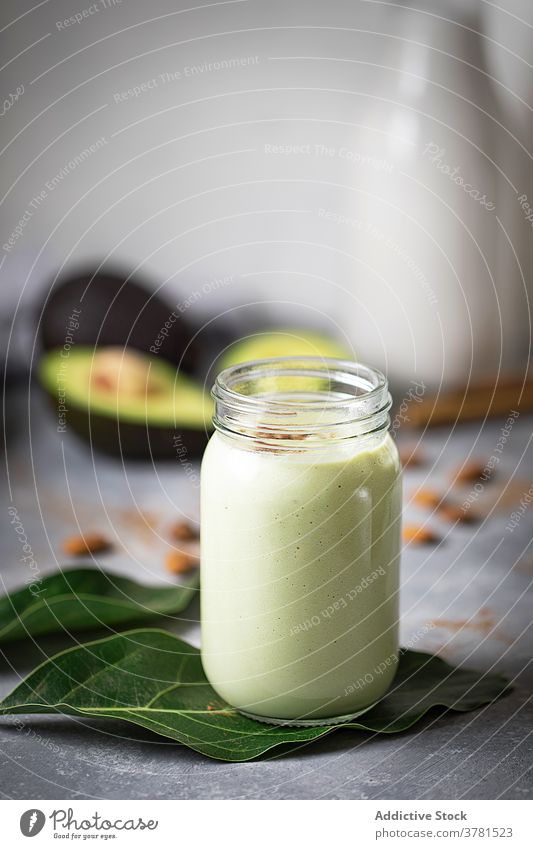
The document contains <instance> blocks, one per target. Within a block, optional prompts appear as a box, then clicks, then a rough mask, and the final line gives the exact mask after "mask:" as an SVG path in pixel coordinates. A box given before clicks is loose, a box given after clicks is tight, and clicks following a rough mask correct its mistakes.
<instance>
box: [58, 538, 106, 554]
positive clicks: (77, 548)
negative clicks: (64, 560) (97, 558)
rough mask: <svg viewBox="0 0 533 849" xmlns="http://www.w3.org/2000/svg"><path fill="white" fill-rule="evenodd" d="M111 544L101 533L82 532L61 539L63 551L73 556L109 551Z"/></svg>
mask: <svg viewBox="0 0 533 849" xmlns="http://www.w3.org/2000/svg"><path fill="white" fill-rule="evenodd" d="M111 548H113V546H112V545H111V543H110V542H109V540H108V539H106V537H104V536H103V535H102V534H96V533H94V534H84V535H81V536H72V537H67V539H65V540H63V551H64V552H65V554H70V555H71V556H73V557H80V556H81V555H83V554H98V553H101V552H102V551H109V550H110V549H111Z"/></svg>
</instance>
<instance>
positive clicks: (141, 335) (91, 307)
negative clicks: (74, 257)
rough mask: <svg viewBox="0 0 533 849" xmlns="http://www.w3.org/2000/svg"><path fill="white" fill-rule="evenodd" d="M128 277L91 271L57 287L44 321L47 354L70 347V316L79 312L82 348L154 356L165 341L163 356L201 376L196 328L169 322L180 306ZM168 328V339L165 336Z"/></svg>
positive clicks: (77, 337)
mask: <svg viewBox="0 0 533 849" xmlns="http://www.w3.org/2000/svg"><path fill="white" fill-rule="evenodd" d="M126 278H127V274H124V273H119V272H117V273H115V272H113V271H98V272H94V270H90V269H89V270H87V271H84V272H80V273H79V274H76V275H74V276H72V277H66V278H64V279H63V280H62V281H61V282H60V283H59V284H55V285H54V286H53V288H52V289H51V294H50V296H49V297H48V299H47V300H46V303H45V304H44V306H43V307H42V310H41V314H40V316H39V327H40V337H41V344H42V347H43V349H44V350H45V351H48V350H51V349H53V348H60V347H62V346H63V345H64V343H65V334H66V327H67V324H68V321H69V317H70V316H71V315H72V314H73V311H74V310H79V311H80V312H79V317H78V322H79V327H78V328H77V329H76V331H75V333H74V342H75V344H76V345H90V346H95V345H98V346H99V347H100V346H106V345H119V346H126V345H127V346H128V347H131V348H136V349H137V350H139V351H144V352H145V353H152V354H153V353H154V351H152V352H150V348H151V347H153V346H154V344H155V343H156V340H159V341H160V342H161V344H160V345H158V347H157V351H156V353H157V355H158V356H159V357H162V358H163V359H165V360H168V361H169V362H171V363H173V364H174V365H178V366H179V367H180V369H183V371H186V372H189V373H192V372H195V371H197V370H198V368H197V366H198V359H199V357H200V354H201V351H200V348H199V342H198V341H196V339H195V338H194V337H195V331H194V328H192V327H191V326H189V323H188V321H187V320H186V318H185V317H184V316H183V315H179V316H178V318H177V320H176V321H174V322H173V323H172V322H171V323H169V317H170V316H171V314H172V312H173V309H174V307H173V306H171V305H169V304H167V303H166V302H165V300H163V298H161V296H160V295H159V294H157V293H155V292H154V291H153V287H151V288H149V287H147V286H144V285H143V284H142V283H141V282H140V281H138V282H137V281H134V280H133V279H126ZM166 323H167V327H166V329H165V333H166V334H168V335H165V336H164V337H161V335H160V334H161V331H162V329H163V328H165V324H166Z"/></svg>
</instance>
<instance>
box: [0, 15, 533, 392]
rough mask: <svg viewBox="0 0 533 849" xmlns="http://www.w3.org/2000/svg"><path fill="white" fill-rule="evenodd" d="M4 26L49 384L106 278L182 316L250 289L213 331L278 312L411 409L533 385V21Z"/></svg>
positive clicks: (13, 187) (6, 133)
mask: <svg viewBox="0 0 533 849" xmlns="http://www.w3.org/2000/svg"><path fill="white" fill-rule="evenodd" d="M1 15H2V23H1V26H2V27H3V30H2V33H1V38H2V54H1V55H2V56H3V63H4V67H3V70H2V76H3V83H2V85H3V89H2V91H3V97H4V107H3V109H4V112H3V115H2V171H1V178H0V179H1V183H2V185H1V196H2V206H3V215H2V238H1V244H2V248H1V251H0V260H1V262H2V265H1V269H0V277H1V291H0V298H1V308H2V315H3V324H2V332H3V349H4V351H6V349H7V347H8V345H9V355H8V359H9V360H14V361H15V363H16V364H17V365H19V366H24V365H26V366H27V365H28V364H29V361H30V359H31V356H32V341H33V335H34V323H32V322H34V317H35V311H36V310H37V312H38V309H39V304H40V302H42V300H43V299H44V297H45V296H46V294H47V292H48V291H49V290H50V287H51V286H52V285H53V282H54V281H55V279H56V277H57V276H61V275H64V274H65V273H70V272H75V271H76V270H77V269H78V268H80V267H82V266H83V267H86V266H88V265H89V266H91V267H97V266H98V265H99V264H100V263H103V264H104V265H105V266H111V267H113V268H115V269H116V268H119V269H122V270H123V271H124V273H132V272H133V273H139V274H140V275H141V276H142V277H143V278H144V279H146V280H148V281H149V282H150V285H152V286H153V287H154V288H159V287H162V291H163V292H164V294H165V297H167V299H168V301H169V303H170V304H172V303H176V301H180V300H183V299H186V298H187V297H188V296H189V295H190V293H191V292H195V291H198V290H201V289H202V286H203V285H204V284H205V283H206V282H208V281H212V280H213V279H220V278H227V277H230V278H231V281H230V282H229V283H228V284H227V285H221V286H212V287H211V289H210V291H209V294H208V295H205V296H204V297H200V298H198V299H197V300H196V302H195V305H194V320H197V321H198V322H201V321H203V320H204V319H206V318H207V319H208V318H210V317H212V316H214V315H219V314H220V313H223V312H224V311H226V310H229V311H231V315H232V318H233V320H237V321H238V316H239V311H241V310H242V307H243V305H245V304H248V303H254V304H256V305H257V306H256V308H255V311H253V312H254V314H255V315H257V317H258V320H259V321H260V322H262V323H263V324H264V325H265V326H268V325H271V326H278V325H283V326H296V327H310V328H315V329H316V328H319V329H323V330H325V331H326V332H328V333H331V334H333V335H337V336H339V338H340V339H343V340H344V341H345V342H347V343H349V344H350V346H351V347H352V348H353V350H354V356H358V357H359V358H361V359H362V360H366V361H368V362H370V363H371V364H373V365H377V366H380V367H382V368H383V369H384V370H385V371H386V372H387V373H388V375H389V377H390V378H391V380H392V381H393V383H396V384H402V383H404V384H405V383H407V382H408V381H410V380H413V379H418V380H424V381H425V382H426V383H428V384H430V385H434V386H437V387H438V386H441V385H453V386H455V385H457V386H462V385H464V384H466V383H467V381H468V380H470V379H477V378H485V377H491V376H492V375H494V374H496V373H498V371H499V370H503V371H505V372H506V373H507V372H509V373H517V372H521V371H523V370H524V368H525V366H526V362H527V358H528V350H529V331H530V323H529V302H528V295H527V293H528V290H529V293H530V295H531V291H532V287H531V268H532V262H533V251H532V249H531V243H532V230H531V226H532V222H531V221H529V220H528V217H527V216H528V214H529V213H528V204H531V206H532V207H533V179H532V174H533V170H532V166H531V163H532V157H531V151H530V147H531V138H532V136H531V130H532V128H533V120H532V104H533V68H532V62H533V37H532V35H533V6H532V4H531V3H530V2H529V0H501V2H500V3H499V4H498V5H497V4H495V3H490V2H487V0H478V2H475V0H468V1H467V0H461V1H460V0H421V2H419V3H416V4H413V5H412V6H410V5H409V4H408V3H395V2H390V0H389V2H382V0H330V1H329V2H328V3H324V2H320V0H291V2H287V0H284V2H280V1H279V0H268V2H266V1H265V0H230V1H229V2H222V3H217V2H212V3H202V2H195V3H192V2H191V0H187V2H182V0H179V2H177V3H176V2H175V3H172V2H170V0H152V2H150V3H144V2H141V0H121V2H118V0H98V2H97V3H95V4H93V5H91V4H90V3H89V2H87V0H77V2H67V0H64V2H58V1H57V0H44V2H40V3H37V4H35V5H33V4H31V3H29V2H26V0H23V1H22V2H20V0H4V2H3V3H2V10H1ZM71 16H72V17H71ZM76 16H77V17H76ZM69 17H70V20H67V19H69ZM17 93H18V94H17ZM91 146H92V147H91ZM87 151H89V152H88V153H87ZM35 198H37V200H34V199H35ZM532 217H533V213H532ZM24 219H25V220H24ZM21 221H22V223H21ZM10 240H11V241H10ZM249 314H250V311H249V310H247V311H246V316H247V318H246V321H248V316H249ZM13 322H14V325H13ZM12 325H13V326H14V332H13V334H11V336H10V331H11V327H12ZM242 332H243V334H245V333H246V326H243V328H242Z"/></svg>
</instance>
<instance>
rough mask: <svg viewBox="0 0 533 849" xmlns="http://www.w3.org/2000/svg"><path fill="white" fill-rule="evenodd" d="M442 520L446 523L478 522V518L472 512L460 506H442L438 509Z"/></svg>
mask: <svg viewBox="0 0 533 849" xmlns="http://www.w3.org/2000/svg"><path fill="white" fill-rule="evenodd" d="M438 514H439V517H440V518H441V519H444V520H445V521H446V522H470V523H471V522H477V521H478V518H477V516H476V515H475V514H474V513H472V512H471V511H470V510H464V509H463V507H462V506H461V505H460V504H442V505H441V506H440V507H439V509H438Z"/></svg>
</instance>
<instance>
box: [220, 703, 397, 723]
mask: <svg viewBox="0 0 533 849" xmlns="http://www.w3.org/2000/svg"><path fill="white" fill-rule="evenodd" d="M379 701H380V699H378V701H376V702H372V704H371V705H367V706H366V707H364V708H360V710H358V711H356V712H355V713H347V714H344V715H343V716H329V717H324V718H319V719H277V718H276V717H274V716H259V714H257V713H249V712H248V711H247V710H241V709H240V708H237V712H238V713H240V714H242V716H246V717H248V719H255V721H256V722H262V723H264V724H265V725H278V726H286V727H287V726H288V727H289V728H317V727H319V726H321V725H342V723H343V722H351V721H352V720H353V719H357V717H358V716H362V715H363V714H364V713H367V712H368V711H369V710H370V709H371V708H373V707H374V706H375V705H377V704H378V702H379Z"/></svg>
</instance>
